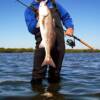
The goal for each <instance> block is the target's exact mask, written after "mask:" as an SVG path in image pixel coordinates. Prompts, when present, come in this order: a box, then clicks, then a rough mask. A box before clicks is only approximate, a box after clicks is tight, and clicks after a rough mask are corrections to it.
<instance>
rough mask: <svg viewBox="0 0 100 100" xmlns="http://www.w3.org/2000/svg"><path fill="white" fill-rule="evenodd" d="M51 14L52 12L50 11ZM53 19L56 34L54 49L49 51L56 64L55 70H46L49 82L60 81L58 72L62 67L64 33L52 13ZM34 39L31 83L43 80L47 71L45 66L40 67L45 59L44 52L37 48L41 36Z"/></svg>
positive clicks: (57, 17)
mask: <svg viewBox="0 0 100 100" xmlns="http://www.w3.org/2000/svg"><path fill="white" fill-rule="evenodd" d="M52 12H53V11H52ZM52 16H53V18H54V19H55V25H56V27H55V31H56V34H57V37H56V42H55V45H54V48H52V50H51V57H52V58H53V61H54V63H55V64H56V68H53V67H51V66H50V67H49V70H48V80H49V81H50V82H53V81H59V79H60V71H61V66H62V61H63V57H64V50H65V45H64V32H63V28H62V25H61V21H60V17H59V14H58V13H57V12H56V13H55V12H53V13H52ZM35 39H36V49H35V52H34V65H33V71H32V82H33V83H35V81H41V80H42V79H43V78H45V74H46V71H47V66H45V67H41V64H42V62H43V60H44V58H45V50H44V48H39V44H40V43H41V40H42V39H41V34H40V33H37V34H36V35H35Z"/></svg>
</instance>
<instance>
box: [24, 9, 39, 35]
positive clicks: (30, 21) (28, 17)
mask: <svg viewBox="0 0 100 100" xmlns="http://www.w3.org/2000/svg"><path fill="white" fill-rule="evenodd" d="M25 21H26V25H27V27H28V30H29V32H30V33H32V34H36V33H37V32H38V31H39V29H37V28H36V24H37V19H36V16H35V13H34V12H33V11H32V10H31V9H29V8H27V9H26V11H25Z"/></svg>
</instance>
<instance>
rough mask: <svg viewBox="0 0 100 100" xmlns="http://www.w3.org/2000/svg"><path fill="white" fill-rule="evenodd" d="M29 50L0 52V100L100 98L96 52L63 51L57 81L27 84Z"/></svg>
mask: <svg viewBox="0 0 100 100" xmlns="http://www.w3.org/2000/svg"><path fill="white" fill-rule="evenodd" d="M32 64H33V54H32V53H1V54H0V100H5V99H7V100H22V99H23V100H100V53H69V54H66V55H65V57H64V61H63V67H62V71H61V82H60V83H57V84H49V83H48V82H47V80H44V81H43V84H41V85H35V86H34V85H31V84H30V80H31V71H32Z"/></svg>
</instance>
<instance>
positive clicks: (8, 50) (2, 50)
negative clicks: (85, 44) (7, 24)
mask: <svg viewBox="0 0 100 100" xmlns="http://www.w3.org/2000/svg"><path fill="white" fill-rule="evenodd" d="M34 50H35V49H33V48H0V53H23V52H34ZM65 52H66V53H80V52H100V49H96V50H90V49H66V50H65Z"/></svg>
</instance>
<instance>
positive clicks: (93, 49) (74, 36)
mask: <svg viewBox="0 0 100 100" xmlns="http://www.w3.org/2000/svg"><path fill="white" fill-rule="evenodd" d="M72 37H73V38H74V39H76V40H78V41H79V42H81V43H82V44H84V45H85V46H87V47H88V48H90V49H91V50H95V49H94V48H93V47H92V46H90V45H89V44H87V43H86V42H84V41H83V40H81V39H79V38H78V37H76V36H75V35H72Z"/></svg>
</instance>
